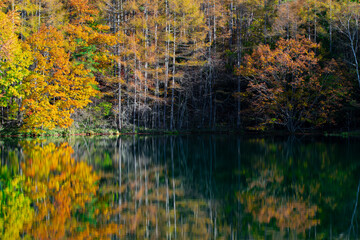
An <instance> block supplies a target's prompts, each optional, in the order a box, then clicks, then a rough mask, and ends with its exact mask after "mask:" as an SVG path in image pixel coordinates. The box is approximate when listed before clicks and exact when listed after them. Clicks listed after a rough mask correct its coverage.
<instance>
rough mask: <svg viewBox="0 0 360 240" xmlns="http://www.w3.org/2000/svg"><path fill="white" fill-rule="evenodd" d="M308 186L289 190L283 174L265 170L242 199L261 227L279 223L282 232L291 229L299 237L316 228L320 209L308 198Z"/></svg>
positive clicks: (250, 184)
mask: <svg viewBox="0 0 360 240" xmlns="http://www.w3.org/2000/svg"><path fill="white" fill-rule="evenodd" d="M303 193H304V186H301V185H297V184H295V185H291V187H290V189H288V186H287V187H286V185H285V181H284V176H283V173H281V172H280V171H278V170H277V169H267V170H261V171H260V176H259V177H257V178H253V179H251V180H250V181H249V185H248V189H247V190H246V191H245V192H244V193H243V194H241V195H240V200H241V201H242V203H244V204H245V208H246V211H247V212H249V213H251V214H252V215H253V217H254V218H255V219H256V220H257V221H259V222H260V223H270V222H271V220H272V219H275V220H276V226H277V227H279V228H280V229H281V230H285V229H290V230H295V231H296V232H297V233H305V230H307V229H309V228H311V227H313V226H316V225H317V224H318V221H317V220H316V219H315V214H316V211H317V206H316V205H313V204H311V203H310V201H309V198H306V197H305V196H304V195H303Z"/></svg>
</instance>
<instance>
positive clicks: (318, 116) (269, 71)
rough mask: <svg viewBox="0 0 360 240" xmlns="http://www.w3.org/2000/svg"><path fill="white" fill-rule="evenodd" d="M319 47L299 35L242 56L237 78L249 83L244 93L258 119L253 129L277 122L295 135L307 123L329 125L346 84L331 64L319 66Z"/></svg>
mask: <svg viewBox="0 0 360 240" xmlns="http://www.w3.org/2000/svg"><path fill="white" fill-rule="evenodd" d="M318 48H319V45H318V44H316V43H313V42H311V41H310V40H308V39H305V38H301V37H300V38H299V39H298V40H297V39H289V40H285V39H280V40H279V41H278V42H277V44H276V47H275V49H271V48H270V46H269V45H260V46H259V47H258V48H257V49H256V50H255V51H254V52H253V53H252V54H251V55H247V56H246V57H245V61H244V64H243V66H241V67H240V68H239V69H238V74H240V75H242V76H243V77H245V78H246V79H248V80H249V83H248V87H247V91H246V93H244V94H243V95H244V96H246V97H248V98H247V99H248V101H249V105H250V108H251V110H252V111H253V113H254V116H255V117H256V118H257V121H260V125H259V126H258V129H263V128H265V126H266V125H268V124H277V125H281V126H285V127H286V128H287V129H288V130H289V131H290V132H295V131H298V130H301V129H302V128H303V127H304V125H305V124H306V123H310V124H312V125H315V126H319V125H322V124H324V123H326V122H331V123H334V120H333V114H332V113H334V111H335V110H336V109H337V108H339V107H341V102H342V100H344V99H345V97H346V95H347V94H348V92H349V85H348V84H347V82H346V81H344V80H343V78H341V76H340V74H338V72H336V68H337V64H336V62H335V61H334V60H332V61H331V62H328V63H326V67H322V66H321V64H320V63H319V57H317V56H316V54H315V50H316V49H318Z"/></svg>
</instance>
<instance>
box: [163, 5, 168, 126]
mask: <svg viewBox="0 0 360 240" xmlns="http://www.w3.org/2000/svg"><path fill="white" fill-rule="evenodd" d="M165 4H166V30H165V31H166V50H165V86H164V113H163V118H164V119H163V126H164V129H166V128H167V127H166V104H167V101H166V99H167V88H168V78H169V52H170V41H169V39H168V35H169V34H170V24H169V22H168V17H169V6H168V1H167V0H166V1H165Z"/></svg>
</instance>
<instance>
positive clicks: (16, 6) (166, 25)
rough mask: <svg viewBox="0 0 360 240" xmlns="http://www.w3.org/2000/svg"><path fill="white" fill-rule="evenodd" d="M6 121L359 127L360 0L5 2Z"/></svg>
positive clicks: (0, 82)
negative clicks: (359, 1) (359, 0)
mask: <svg viewBox="0 0 360 240" xmlns="http://www.w3.org/2000/svg"><path fill="white" fill-rule="evenodd" d="M0 8H1V11H0V107H1V114H0V118H1V122H0V124H1V126H2V129H3V131H4V130H9V129H15V130H16V131H19V132H23V133H34V132H35V133H36V132H42V131H46V130H53V129H63V130H64V131H69V130H68V129H74V128H75V129H82V131H88V130H90V129H99V128H100V129H115V130H117V131H123V130H124V131H129V132H137V131H141V130H144V129H162V130H167V131H176V130H178V131H180V130H182V129H209V130H210V129H211V130H215V129H237V130H250V131H263V130H284V131H288V132H299V131H313V130H316V131H318V130H319V131H328V130H330V131H332V130H340V131H351V130H355V129H356V128H359V127H360V126H359V125H358V122H359V121H358V120H359V118H360V91H359V90H360V66H359V64H360V63H359V61H360V59H359V57H360V49H359V46H360V43H359V33H360V31H359V30H360V23H359V21H360V4H359V3H358V2H357V1H349V0H151V1H150V0H101V1H94V0H63V1H60V0H1V1H0Z"/></svg>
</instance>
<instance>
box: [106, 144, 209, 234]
mask: <svg viewBox="0 0 360 240" xmlns="http://www.w3.org/2000/svg"><path fill="white" fill-rule="evenodd" d="M174 141H175V140H174V139H173V138H169V139H153V138H149V140H145V141H144V142H142V141H140V142H137V141H135V138H134V139H133V141H132V142H133V145H132V146H130V148H131V149H132V150H131V151H130V152H129V151H124V146H123V142H122V141H121V140H119V141H118V144H119V146H118V149H119V151H118V152H117V153H116V154H115V155H117V157H116V159H118V161H117V162H116V163H115V164H117V166H118V167H117V168H114V169H117V171H112V172H111V173H107V174H105V173H103V174H102V176H103V180H102V181H104V182H106V184H103V185H102V187H101V189H100V191H101V192H102V194H105V195H112V196H114V202H113V204H114V207H115V205H116V204H117V205H118V206H117V208H118V209H119V217H118V221H119V223H120V224H121V225H122V229H121V231H120V232H121V234H120V237H121V236H122V237H124V236H127V237H131V238H136V239H154V238H156V239H165V238H166V239H172V238H179V239H187V238H197V239H208V238H210V235H211V234H212V231H211V229H209V224H211V220H210V219H209V214H208V209H207V201H202V200H197V199H189V198H187V197H186V190H185V186H184V181H183V179H182V177H177V176H176V166H175V164H176V163H177V162H176V161H175V159H174V152H175V151H177V147H175V144H174ZM147 145H148V146H153V145H156V146H158V147H159V146H163V148H156V147H155V148H150V147H149V148H148V146H147ZM140 146H141V147H140ZM154 149H157V150H156V151H155V152H153V151H154ZM121 150H123V151H121ZM148 150H149V151H151V152H152V156H153V158H152V159H150V158H149V157H148V156H147V151H148ZM123 154H126V155H128V156H126V157H124V156H123ZM161 162H162V163H163V164H160V163H161ZM168 164H169V165H170V167H168ZM120 216H121V217H120ZM209 230H210V231H209Z"/></svg>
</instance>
